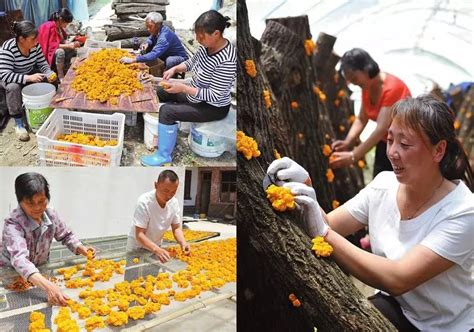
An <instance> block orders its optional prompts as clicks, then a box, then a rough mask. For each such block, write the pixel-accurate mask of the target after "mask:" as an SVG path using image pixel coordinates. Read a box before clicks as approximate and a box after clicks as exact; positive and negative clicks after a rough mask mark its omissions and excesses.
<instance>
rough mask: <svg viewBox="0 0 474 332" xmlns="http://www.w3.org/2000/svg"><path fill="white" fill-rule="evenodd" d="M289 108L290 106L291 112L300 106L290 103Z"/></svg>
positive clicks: (296, 103) (293, 102)
mask: <svg viewBox="0 0 474 332" xmlns="http://www.w3.org/2000/svg"><path fill="white" fill-rule="evenodd" d="M290 106H291V109H292V110H296V109H298V107H299V106H300V105H299V104H298V102H297V101H292V102H291V104H290Z"/></svg>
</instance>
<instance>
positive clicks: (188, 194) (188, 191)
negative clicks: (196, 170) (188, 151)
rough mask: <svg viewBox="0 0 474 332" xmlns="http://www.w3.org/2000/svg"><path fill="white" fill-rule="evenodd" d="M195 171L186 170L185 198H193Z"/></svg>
mask: <svg viewBox="0 0 474 332" xmlns="http://www.w3.org/2000/svg"><path fill="white" fill-rule="evenodd" d="M192 175H193V171H190V170H186V175H185V177H184V199H185V200H188V199H192V197H191V178H192Z"/></svg>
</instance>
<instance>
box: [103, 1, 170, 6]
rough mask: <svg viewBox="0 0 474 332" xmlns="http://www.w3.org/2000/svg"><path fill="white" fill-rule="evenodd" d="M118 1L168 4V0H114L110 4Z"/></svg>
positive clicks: (118, 2)
mask: <svg viewBox="0 0 474 332" xmlns="http://www.w3.org/2000/svg"><path fill="white" fill-rule="evenodd" d="M120 3H140V4H142V3H143V4H155V5H162V6H167V5H169V4H170V2H169V0H114V1H113V3H112V5H114V4H120Z"/></svg>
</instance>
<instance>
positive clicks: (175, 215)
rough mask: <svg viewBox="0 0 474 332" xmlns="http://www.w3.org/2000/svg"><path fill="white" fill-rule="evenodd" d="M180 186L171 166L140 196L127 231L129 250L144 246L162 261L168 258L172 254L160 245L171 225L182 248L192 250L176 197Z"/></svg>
mask: <svg viewBox="0 0 474 332" xmlns="http://www.w3.org/2000/svg"><path fill="white" fill-rule="evenodd" d="M178 186H179V179H178V175H177V174H176V173H175V172H173V171H172V170H165V171H162V172H161V173H160V175H159V176H158V180H157V181H156V182H155V190H152V191H149V192H147V193H144V194H142V195H141V196H140V198H139V199H138V203H137V207H136V208H135V214H134V216H133V223H132V227H131V230H130V233H129V235H128V241H127V251H132V250H136V249H141V248H143V249H146V250H148V251H150V252H152V253H153V254H155V255H156V256H157V257H158V258H159V260H160V261H161V262H162V263H165V262H167V261H168V260H169V259H170V254H169V252H168V251H167V250H166V249H164V248H161V243H162V240H163V235H164V233H165V232H166V231H167V230H168V229H169V227H170V226H171V229H172V231H173V236H174V238H175V239H176V242H178V244H179V245H180V246H181V250H183V251H184V252H185V253H186V254H189V253H190V246H189V244H188V243H187V242H186V240H185V238H184V235H183V229H182V226H181V221H180V207H179V203H178V199H177V198H176V197H175V194H176V190H177V189H178Z"/></svg>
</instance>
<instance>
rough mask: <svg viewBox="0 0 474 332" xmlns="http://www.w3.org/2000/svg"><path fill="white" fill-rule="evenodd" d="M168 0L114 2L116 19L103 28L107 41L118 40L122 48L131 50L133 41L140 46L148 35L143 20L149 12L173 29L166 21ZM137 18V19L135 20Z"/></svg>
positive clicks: (120, 0) (124, 0)
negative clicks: (159, 16) (161, 18)
mask: <svg viewBox="0 0 474 332" xmlns="http://www.w3.org/2000/svg"><path fill="white" fill-rule="evenodd" d="M169 3H170V2H169V0H114V1H113V2H112V9H114V10H115V15H116V19H112V24H108V25H105V26H104V29H105V34H106V35H107V40H108V41H115V40H120V41H121V44H122V48H132V47H133V45H134V39H136V38H138V42H139V43H140V44H141V43H143V42H145V40H146V37H148V36H149V35H150V33H149V32H148V31H147V29H146V27H145V22H144V20H140V19H144V18H145V17H146V15H147V14H148V13H150V12H158V13H160V14H161V15H162V16H163V19H164V20H165V22H164V24H165V25H167V26H169V27H170V28H171V29H173V25H172V23H171V22H169V21H166V6H167V5H169ZM137 18H138V19H137Z"/></svg>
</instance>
